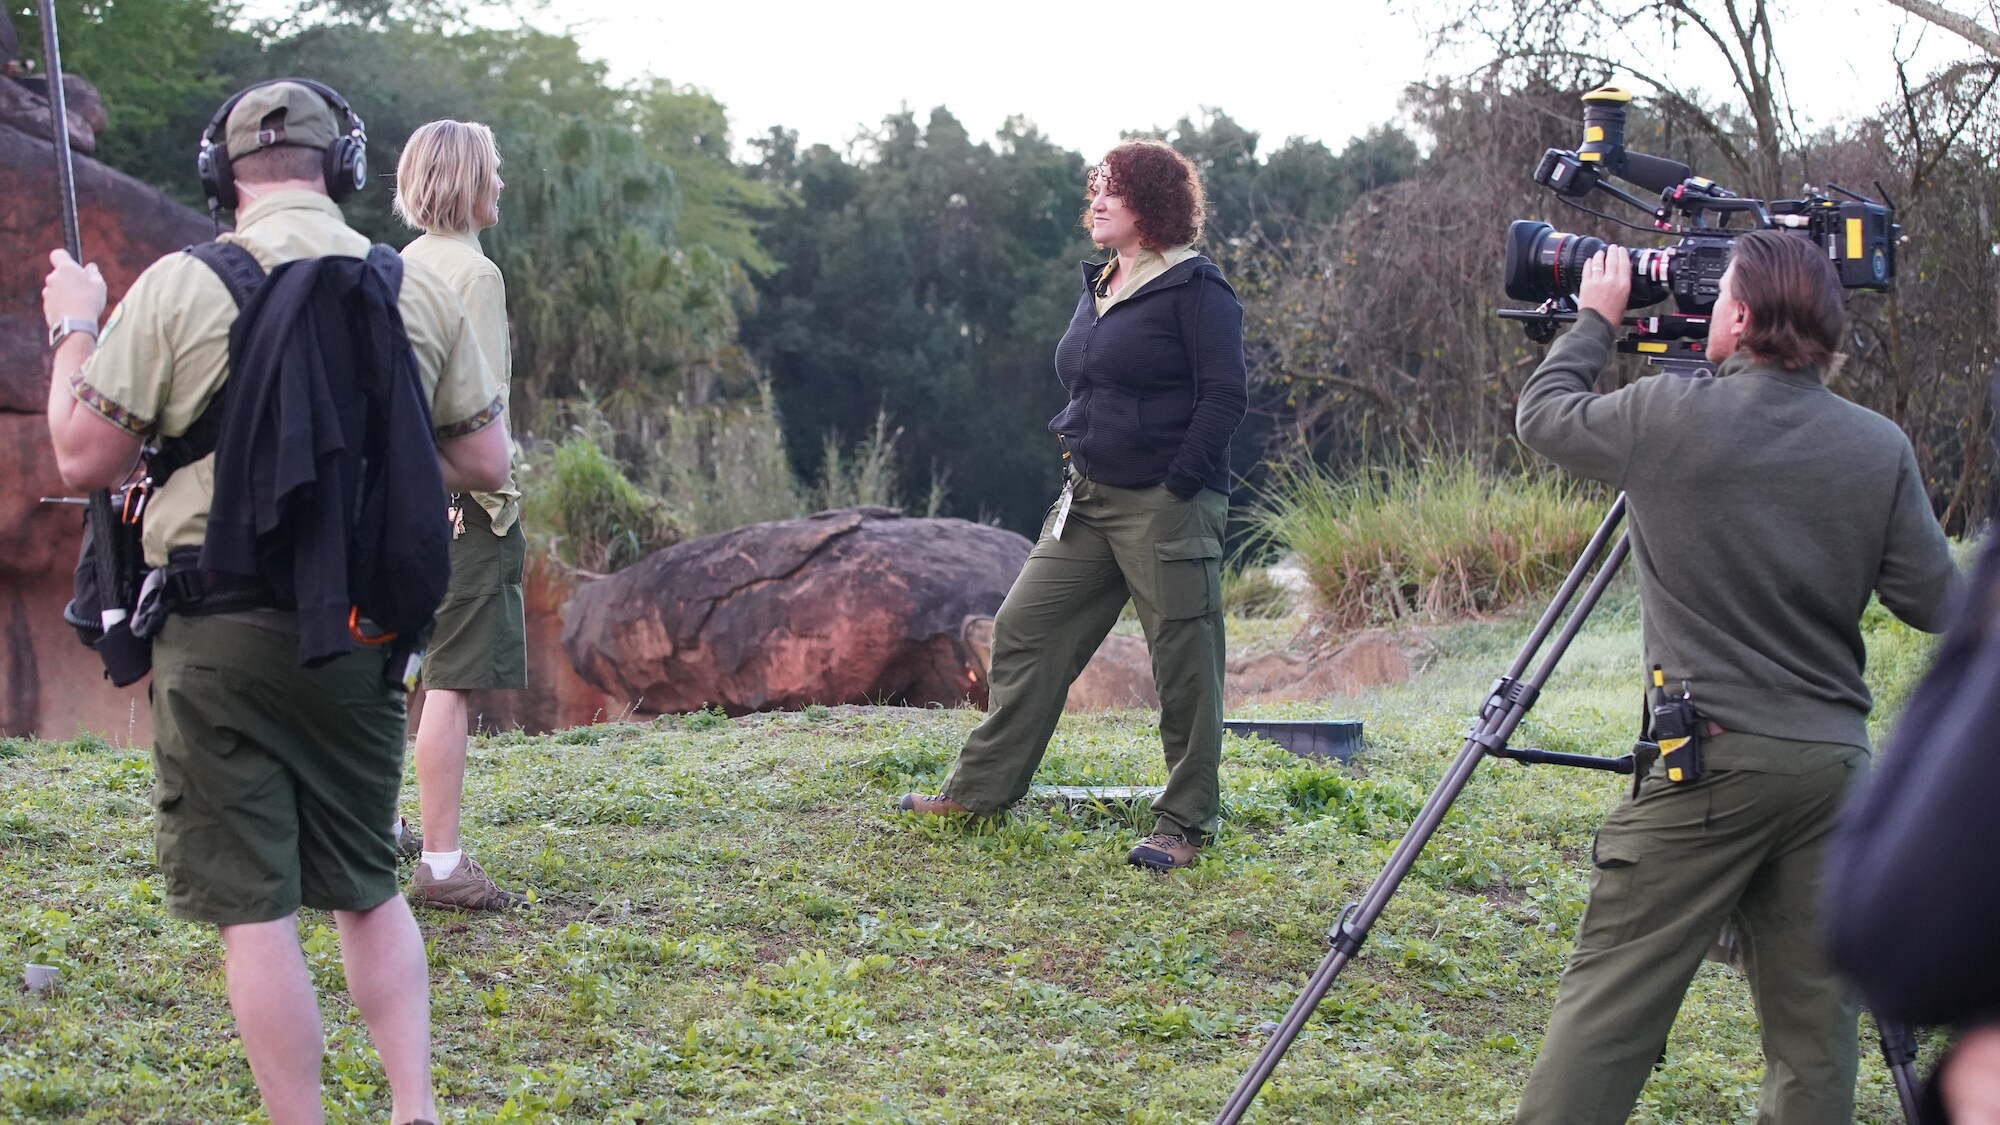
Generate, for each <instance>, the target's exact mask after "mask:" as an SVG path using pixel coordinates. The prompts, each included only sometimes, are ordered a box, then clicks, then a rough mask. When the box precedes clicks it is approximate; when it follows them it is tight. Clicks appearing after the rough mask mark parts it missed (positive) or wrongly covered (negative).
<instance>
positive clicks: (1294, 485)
mask: <svg viewBox="0 0 2000 1125" xmlns="http://www.w3.org/2000/svg"><path fill="white" fill-rule="evenodd" d="M1605 499H1607V497H1605V495H1604V492H1603V490H1602V489H1600V488H1598V487H1597V486H1595V485H1591V484H1588V483H1586V482H1579V481H1577V480H1575V479H1573V478H1570V477H1567V476H1564V475H1561V474H1558V473H1553V472H1543V473H1537V474H1533V475H1525V476H1521V475H1502V474H1497V473H1493V472H1489V471H1487V470H1484V469H1482V468H1481V467H1480V466H1479V465H1478V464H1476V463H1475V462H1474V461H1473V460H1472V459H1471V458H1470V457H1467V456H1462V455H1461V456H1450V457H1439V458H1422V459H1418V460H1415V461H1412V462H1410V463H1407V464H1403V465H1398V466H1393V467H1386V468H1367V469H1362V470H1360V471H1357V472H1355V473H1353V474H1351V475H1348V476H1344V477H1343V476H1335V475H1333V474H1330V473H1328V472H1327V471H1326V470H1324V469H1321V468H1318V467H1317V466H1313V465H1308V464H1299V463H1293V464H1289V465H1278V466H1275V467H1274V469H1273V479H1272V482H1271V487H1270V488H1269V489H1268V491H1267V492H1266V493H1265V497H1264V499H1263V501H1262V502H1261V504H1260V506H1259V507H1258V509H1257V510H1256V511H1254V512H1253V513H1252V515H1251V517H1250V520H1251V527H1252V532H1253V535H1254V536H1256V537H1257V538H1258V539H1259V540H1261V541H1262V543H1263V545H1265V546H1275V547H1278V548H1280V549H1282V550H1286V551H1289V552H1291V553H1292V554H1294V555H1296V556H1297V557H1298V560H1299V565H1300V567H1301V568H1302V569H1303V570H1304V571H1305V575H1306V579H1307V581H1309V582H1310V583H1311V584H1312V586H1313V589H1314V591H1315V592H1316V593H1317V594H1318V595H1319V598H1320V602H1321V604H1322V605H1323V606H1324V607H1325V610H1326V612H1327V613H1328V614H1329V615H1330V616H1331V617H1332V618H1333V619H1334V623H1335V624H1336V625H1338V626H1340V627H1343V628H1354V627H1359V626H1363V625H1369V624H1376V623H1381V622H1385V621H1395V620H1400V619H1405V618H1417V619H1426V620H1446V619H1450V618H1455V617H1463V616H1467V615H1472V614H1478V613H1484V612H1488V611H1491V610H1495V609H1499V608H1502V607H1504V606H1506V605H1509V604H1511V603H1512V602H1514V601H1516V600H1518V599H1521V598H1526V597H1529V596H1533V595H1538V594H1542V593H1545V592H1548V591H1550V590H1553V589H1554V588H1555V587H1556V586H1557V585H1559V584H1560V583H1561V581H1562V578H1563V575H1565V574H1566V573H1568V571H1569V568H1570V566H1571V564H1572V563H1573V562H1574V561H1575V559H1576V556H1577V553H1578V552H1580V551H1581V550H1582V549H1583V545H1584V544H1585V543H1586V542H1588V541H1589V539H1590V535H1591V532H1593V531H1594V530H1595V529H1596V527H1597V524H1598V522H1599V520H1600V519H1601V515H1602V513H1601V511H1600V510H1599V504H1600V502H1602V501H1604V500H1605Z"/></svg>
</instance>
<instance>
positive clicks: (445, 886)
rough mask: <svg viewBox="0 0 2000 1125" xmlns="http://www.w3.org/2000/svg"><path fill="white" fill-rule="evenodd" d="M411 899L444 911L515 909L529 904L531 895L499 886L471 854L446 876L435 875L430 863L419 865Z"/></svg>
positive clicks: (412, 884)
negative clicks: (435, 877) (516, 892)
mask: <svg viewBox="0 0 2000 1125" xmlns="http://www.w3.org/2000/svg"><path fill="white" fill-rule="evenodd" d="M410 901H411V902H413V903H415V904H417V905H418V906H435V907H439V908H441V909H444V910H513V909H515V908H516V907H521V906H526V905H527V903H528V896H527V895H522V894H515V893H514V892H513V891H503V890H501V889H500V888H499V887H497V886H495V885H494V883H493V880H492V879H491V878H489V877H487V874H486V872H485V870H484V869H482V868H481V867H480V866H479V861H477V860H475V859H473V858H472V857H471V856H469V855H468V856H461V857H459V861H458V867H457V868H456V869H455V870H453V871H452V873H451V876H450V877H449V878H446V879H433V878H431V869H430V865H429V864H426V863H419V864H417V877H416V878H414V879H412V880H410Z"/></svg>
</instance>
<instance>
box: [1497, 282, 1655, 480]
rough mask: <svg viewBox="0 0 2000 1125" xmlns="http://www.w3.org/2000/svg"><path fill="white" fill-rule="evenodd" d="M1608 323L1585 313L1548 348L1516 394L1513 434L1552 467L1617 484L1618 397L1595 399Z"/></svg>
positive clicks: (1621, 401)
mask: <svg viewBox="0 0 2000 1125" xmlns="http://www.w3.org/2000/svg"><path fill="white" fill-rule="evenodd" d="M1611 341H1612V328H1611V323H1610V322H1609V321H1607V320H1605V319H1604V318H1603V317H1602V316H1600V315H1598V314H1597V313H1595V312H1592V311H1590V310H1587V309H1586V310H1585V311H1584V312H1582V313H1580V314H1578V316H1577V319H1576V324H1575V325H1574V326H1573V327H1571V328H1570V330H1569V331H1568V332H1565V333H1563V335H1562V338H1561V339H1559V340H1557V341H1556V342H1555V345H1554V346H1553V347H1551V348H1550V349H1549V354H1548V355H1547V356H1546V357H1544V358H1543V360H1542V363H1541V366H1540V367H1537V368H1535V373H1534V374H1533V375H1531V376H1529V377H1528V385H1527V386H1526V387H1523V388H1522V389H1521V401H1520V403H1519V405H1517V406H1516V407H1515V411H1514V429H1515V432H1516V433H1518V434H1519V435H1520V438H1521V443H1522V444H1523V445H1526V446H1527V447H1528V448H1529V449H1532V450H1534V451H1535V452H1537V453H1539V454H1541V455H1542V456H1544V457H1547V458H1548V459H1549V460H1551V461H1554V462H1555V463H1556V464H1558V465H1561V466H1562V467H1564V468H1566V469H1568V470H1570V471H1571V472H1573V473H1577V474H1579V475H1582V476H1586V477H1590V478H1592V479H1594V480H1601V481H1607V482H1610V483H1612V484H1617V483H1618V482H1619V481H1620V479H1621V478H1622V477H1623V476H1624V472H1625V465H1626V462H1627V461H1628V460H1629V458H1630V456H1631V448H1630V446H1631V436H1630V426H1629V421H1628V419H1626V418H1625V417H1624V411H1625V409H1626V408H1627V403H1626V401H1625V400H1626V396H1624V395H1600V394H1598V393H1597V391H1596V386H1597V377H1598V376H1599V375H1600V374H1602V373H1603V371H1604V367H1605V365H1606V364H1607V363H1608V362H1609V361H1610V358H1611Z"/></svg>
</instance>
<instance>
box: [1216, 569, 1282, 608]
mask: <svg viewBox="0 0 2000 1125" xmlns="http://www.w3.org/2000/svg"><path fill="white" fill-rule="evenodd" d="M1222 611H1223V612H1224V613H1227V614H1228V615H1230V616H1231V617H1283V616H1284V615H1286V614H1287V613H1290V612H1291V611H1292V594H1291V591H1289V590H1287V589H1285V588H1284V587H1283V586H1282V585H1279V583H1278V580H1277V579H1275V578H1272V577H1271V572H1270V571H1267V570H1263V569H1261V568H1251V569H1247V570H1235V569H1231V570H1226V571H1224V572H1223V574H1222Z"/></svg>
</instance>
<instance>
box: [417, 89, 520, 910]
mask: <svg viewBox="0 0 2000 1125" xmlns="http://www.w3.org/2000/svg"><path fill="white" fill-rule="evenodd" d="M504 186H505V184H503V183H502V181H501V179H500V153H499V150H498V148H497V147H496V146H495V145H494V143H493V130H491V129H489V128H487V127H486V126H485V125H481V124H479V123H477V122H470V121H432V122H430V123H429V124H426V125H423V126H421V127H419V128H418V129H417V131H416V132H414V133H412V134H410V140H409V143H408V144H406V145H404V146H403V155H402V158H401V159H400V160H398V161H397V163H396V214H397V215H398V216H400V217H401V218H402V219H403V221H404V222H406V223H408V224H410V225H411V226H412V227H416V228H417V229H419V230H421V231H423V232H424V233H423V234H422V235H421V236H419V237H418V238H417V239H416V240H415V241H413V242H411V243H410V244H409V245H408V246H406V247H404V248H403V256H404V257H405V258H406V259H408V260H410V261H414V262H421V263H423V265H425V266H426V267H428V268H429V269H430V270H432V271H433V272H434V273H436V274H437V275H438V276H440V277H442V278H444V280H445V282H446V283H447V284H449V285H450V286H451V288H452V289H454V290H455V291H456V292H457V293H458V295H459V299H460V300H462V301H464V302H465V311H466V316H467V319H468V320H469V321H470V322H471V324H472V333H473V338H474V339H475V340H477V341H478V343H479V348H480V350H481V351H482V352H484V353H485V356H486V362H487V365H488V366H489V367H491V368H492V370H493V372H494V374H496V375H497V376H499V379H500V385H501V398H502V401H505V399H506V394H507V391H506V387H507V382H508V379H509V377H510V376H511V374H512V372H513V360H512V353H511V349H510V348H509V347H508V342H507V290H506V285H505V283H504V282H503V281H502V280H501V277H500V270H499V267H497V266H495V265H494V264H493V263H492V261H490V260H489V259H488V258H487V257H486V255H485V254H484V253H482V252H481V251H480V249H479V232H480V231H482V230H485V229H486V228H488V227H490V226H492V225H494V224H495V223H497V222H499V221H500V190H501V188H503V187H504ZM451 511H452V520H453V525H454V531H453V538H452V543H451V585H450V588H449V590H448V592H447V593H446V594H445V599H444V604H442V605H441V606H439V607H438V616H437V629H436V631H435V632H434V633H433V634H432V635H431V647H430V651H429V653H427V654H426V656H425V659H424V672H423V677H424V707H423V714H422V717H421V718H419V719H418V721H417V797H418V802H419V807H420V809H421V810H422V816H423V823H422V828H423V835H422V836H420V837H419V836H416V835H415V834H413V833H411V832H410V831H409V827H408V825H406V824H405V823H403V821H402V820H401V819H400V818H398V820H397V824H396V846H397V850H398V851H399V852H400V853H401V854H403V855H404V856H405V857H412V858H416V859H417V860H418V864H417V872H416V875H415V876H414V877H413V878H412V879H411V881H410V897H411V898H412V899H414V900H415V901H416V902H418V903H420V904H423V905H429V906H439V907H446V908H449V909H455V910H506V909H510V908H512V907H516V906H520V905H522V904H523V903H524V902H525V901H526V899H525V896H522V895H520V894H516V893H514V892H512V891H505V890H502V889H500V888H499V887H498V886H496V885H495V884H494V882H493V880H492V879H491V878H489V877H488V876H487V874H486V872H485V871H484V870H483V869H482V868H481V867H480V866H479V864H478V863H476V862H474V861H473V860H472V858H471V857H470V856H467V855H466V854H465V851H464V847H463V844H462V841H461V840H460V839H459V813H460V809H461V805H462V803H463V798H464V794H465V751H466V737H467V729H468V720H469V716H468V714H467V711H468V708H467V704H466V693H467V692H470V691H479V690H486V689H494V688H521V687H526V686H527V684H528V671H527V625H526V616H525V613H524V611H523V608H522V602H521V564H522V560H523V559H524V558H525V557H526V555H527V549H526V540H525V539H524V538H523V536H522V533H521V524H520V511H521V494H520V492H518V491H516V490H515V488H514V481H513V479H512V477H511V475H510V476H509V478H508V481H507V484H506V487H504V488H502V489H501V490H500V491H498V492H473V493H462V494H454V495H453V496H452V497H451Z"/></svg>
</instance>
